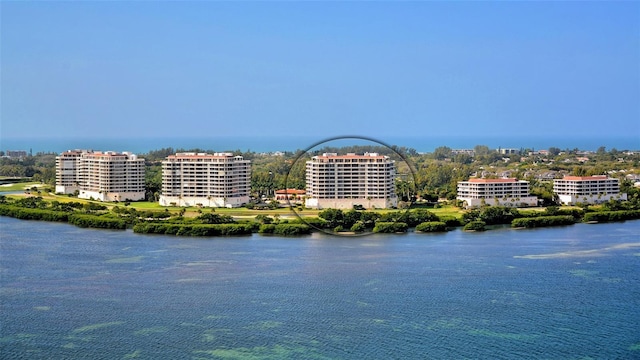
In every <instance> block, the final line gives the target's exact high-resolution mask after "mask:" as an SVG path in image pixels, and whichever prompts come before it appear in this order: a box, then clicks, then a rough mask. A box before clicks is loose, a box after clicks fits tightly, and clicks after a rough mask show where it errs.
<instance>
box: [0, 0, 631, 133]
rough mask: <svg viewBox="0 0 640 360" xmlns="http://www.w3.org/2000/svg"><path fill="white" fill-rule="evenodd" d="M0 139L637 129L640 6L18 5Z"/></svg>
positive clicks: (5, 16)
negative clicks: (0, 137)
mask: <svg viewBox="0 0 640 360" xmlns="http://www.w3.org/2000/svg"><path fill="white" fill-rule="evenodd" d="M0 7H1V8H0V11H1V29H0V30H1V31H0V34H1V35H0V36H1V38H0V40H1V51H2V52H1V71H2V72H1V83H0V85H1V88H0V90H1V103H0V109H1V119H0V120H1V128H0V130H1V136H2V137H5V138H13V137H22V138H24V137H34V138H38V137H103V138H110V137H122V136H124V137H131V136H140V137H148V138H151V137H170V136H182V137H186V136H199V137H206V136H212V137H213V136H241V135H245V134H246V135H248V136H261V135H291V136H296V135H301V134H313V135H317V136H319V137H321V136H336V135H343V134H358V135H363V136H375V137H380V136H382V135H390V136H404V135H406V136H420V135H443V136H451V135H454V134H461V135H464V136H473V135H476V134H485V135H486V134H495V135H498V136H511V135H518V136H520V137H521V136H523V135H525V136H526V135H527V134H531V136H545V135H548V134H555V135H562V134H568V135H570V136H573V137H576V136H578V137H579V136H585V137H607V136H618V135H623V136H638V138H639V139H640V2H637V1H629V2H610V1H607V2H604V1H603V2H567V1H563V2H207V1H199V2H186V3H184V2H154V1H151V2H142V1H135V2H125V1H118V2H111V1H101V2H75V1H67V2H40V1H38V2H35V1H31V2H29V1H27V2H17V1H16V2H13V1H2V2H1V3H0Z"/></svg>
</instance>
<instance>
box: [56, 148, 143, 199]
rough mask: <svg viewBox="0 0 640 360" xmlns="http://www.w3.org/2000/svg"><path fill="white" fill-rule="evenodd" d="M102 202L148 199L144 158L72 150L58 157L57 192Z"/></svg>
mask: <svg viewBox="0 0 640 360" xmlns="http://www.w3.org/2000/svg"><path fill="white" fill-rule="evenodd" d="M76 192H77V193H78V198H81V199H95V200H100V201H137V200H143V199H144V198H145V164H144V159H142V158H139V157H138V156H137V155H135V154H132V153H129V152H122V153H118V152H114V151H105V152H102V151H92V150H69V151H66V152H63V153H62V154H60V155H59V156H57V157H56V193H62V194H73V193H76Z"/></svg>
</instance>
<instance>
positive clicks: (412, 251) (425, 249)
mask: <svg viewBox="0 0 640 360" xmlns="http://www.w3.org/2000/svg"><path fill="white" fill-rule="evenodd" d="M639 239H640V221H629V222H625V223H616V224H598V225H586V224H578V225H574V226H568V227H560V228H553V229H537V230H511V229H501V230H494V231H490V232H485V233H463V232H460V231H454V232H450V233H447V234H439V235H426V234H411V233H410V234H406V235H375V236H369V237H361V238H337V237H329V236H326V235H321V234H316V235H312V236H308V237H303V238H279V237H263V236H259V235H255V236H250V237H239V238H208V239H192V238H178V237H169V236H142V235H136V234H133V233H132V232H118V231H104V230H86V229H78V228H75V227H73V226H69V225H66V224H54V223H44V222H29V221H20V220H15V219H10V218H4V217H0V256H1V257H0V266H1V268H0V275H1V277H0V287H1V289H0V303H1V306H2V312H1V315H0V322H1V327H0V355H1V356H0V357H1V358H3V359H27V358H28V359H38V358H43V359H44V358H58V359H62V358H66V359H71V358H86V359H118V358H139V359H158V358H191V359H283V358H284V359H287V358H288V359H410V358H412V359H424V358H431V359H450V358H456V359H465V358H468V359H478V358H484V359H514V358H546V359H583V358H596V359H615V358H617V359H633V358H640V311H638V309H640V240H639Z"/></svg>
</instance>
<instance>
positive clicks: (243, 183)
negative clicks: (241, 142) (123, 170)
mask: <svg viewBox="0 0 640 360" xmlns="http://www.w3.org/2000/svg"><path fill="white" fill-rule="evenodd" d="M250 190H251V161H250V160H244V158H243V157H242V156H234V155H233V154H232V153H214V154H206V153H177V154H175V155H170V156H168V157H167V158H166V159H165V160H164V161H163V162H162V194H161V195H160V205H163V206H203V207H238V206H242V205H243V204H246V203H248V202H249V193H250Z"/></svg>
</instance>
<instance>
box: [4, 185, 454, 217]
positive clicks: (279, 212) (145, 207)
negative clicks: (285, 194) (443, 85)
mask: <svg viewBox="0 0 640 360" xmlns="http://www.w3.org/2000/svg"><path fill="white" fill-rule="evenodd" d="M14 185H15V186H16V188H15V189H14V188H13V187H8V186H7V187H2V188H0V189H2V190H0V191H20V190H24V188H25V187H26V188H31V187H32V186H34V185H38V183H20V184H14ZM5 188H7V189H14V190H4V189H5ZM22 196H25V195H24V194H15V195H9V197H22ZM40 196H42V198H43V199H45V200H48V201H54V200H55V201H59V202H71V201H75V202H81V203H91V202H93V203H98V204H102V205H106V206H107V207H109V208H113V207H115V206H119V207H125V205H124V203H123V202H120V203H110V202H100V201H92V200H85V199H78V198H76V197H70V196H67V195H56V194H53V193H42V194H41V195H40ZM126 207H127V208H133V209H136V210H139V211H165V209H166V210H169V212H171V213H172V214H177V213H179V212H180V211H181V210H182V209H184V210H185V213H184V216H185V217H196V216H198V215H200V214H206V213H211V212H215V213H217V214H224V215H230V216H233V217H236V218H244V219H252V218H254V217H256V216H257V215H265V216H270V217H275V216H279V217H282V218H291V217H295V216H296V215H298V216H302V217H315V216H318V213H320V211H321V210H313V209H304V210H295V212H294V211H293V210H291V209H289V208H279V209H274V210H271V209H266V210H257V209H247V208H243V207H241V208H208V207H203V208H199V207H187V208H182V207H178V206H161V205H160V204H159V203H157V202H149V201H134V202H131V203H129V205H128V206H126ZM427 210H428V211H430V212H433V213H434V214H436V215H438V216H453V217H456V218H460V217H462V214H463V213H464V210H463V209H460V208H457V207H455V206H453V205H446V206H443V207H440V208H437V209H433V208H428V209H427ZM367 211H375V212H377V213H380V214H384V213H388V212H393V211H401V212H403V211H406V210H404V209H400V210H394V209H376V210H367Z"/></svg>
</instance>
